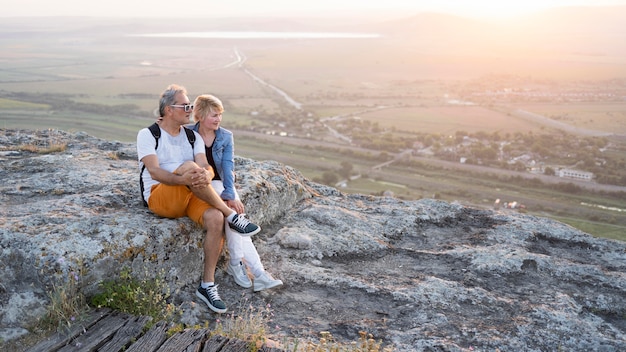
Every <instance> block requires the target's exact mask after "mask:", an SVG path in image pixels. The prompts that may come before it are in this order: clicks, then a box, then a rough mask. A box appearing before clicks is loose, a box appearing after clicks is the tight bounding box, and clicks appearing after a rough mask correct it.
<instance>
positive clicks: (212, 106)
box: [193, 94, 224, 122]
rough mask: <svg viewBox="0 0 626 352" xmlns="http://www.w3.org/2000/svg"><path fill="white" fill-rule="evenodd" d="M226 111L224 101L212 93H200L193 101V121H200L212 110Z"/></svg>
mask: <svg viewBox="0 0 626 352" xmlns="http://www.w3.org/2000/svg"><path fill="white" fill-rule="evenodd" d="M212 111H213V112H218V113H220V114H221V113H223V112H224V105H222V101H221V100H219V99H218V98H217V97H215V96H213V95H211V94H202V95H199V96H198V97H197V98H196V100H195V101H194V102H193V121H194V122H200V121H202V120H204V118H205V117H206V116H208V115H209V113H211V112H212Z"/></svg>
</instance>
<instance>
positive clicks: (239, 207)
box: [224, 199, 246, 214]
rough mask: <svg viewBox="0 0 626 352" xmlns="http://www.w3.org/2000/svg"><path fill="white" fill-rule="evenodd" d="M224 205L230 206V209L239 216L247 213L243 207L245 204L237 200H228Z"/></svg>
mask: <svg viewBox="0 0 626 352" xmlns="http://www.w3.org/2000/svg"><path fill="white" fill-rule="evenodd" d="M224 203H226V205H228V207H229V208H231V209H232V210H234V211H236V212H237V214H243V213H245V212H246V210H245V208H244V206H243V203H242V202H241V201H240V200H237V199H233V200H226V201H224Z"/></svg>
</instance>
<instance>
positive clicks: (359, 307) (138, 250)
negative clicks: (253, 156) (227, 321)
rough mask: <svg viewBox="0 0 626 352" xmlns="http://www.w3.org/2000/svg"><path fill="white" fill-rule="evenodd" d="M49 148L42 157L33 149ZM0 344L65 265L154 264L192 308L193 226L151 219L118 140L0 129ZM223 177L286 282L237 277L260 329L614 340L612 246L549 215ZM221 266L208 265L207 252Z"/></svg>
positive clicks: (620, 281) (232, 302)
mask: <svg viewBox="0 0 626 352" xmlns="http://www.w3.org/2000/svg"><path fill="white" fill-rule="evenodd" d="M53 144H59V145H65V149H64V150H62V151H59V152H53V153H47V154H42V153H37V152H35V151H29V148H25V146H31V147H32V146H35V147H37V148H30V149H40V150H41V149H46V148H47V147H49V146H50V145H53ZM0 146H1V149H0V165H2V166H1V167H0V179H2V181H3V182H2V185H1V186H0V203H1V206H2V208H1V215H2V218H1V229H0V277H1V278H2V279H1V282H0V341H8V340H11V339H15V338H17V337H19V336H21V335H24V334H27V333H28V330H27V328H28V327H29V326H30V324H32V323H33V322H35V321H36V319H38V318H39V317H40V316H41V315H42V314H43V313H44V311H45V307H46V305H47V303H48V294H47V292H49V290H51V288H52V286H53V284H58V283H60V282H63V281H64V280H67V278H68V276H69V275H70V273H72V272H73V271H76V270H78V269H79V268H80V270H81V273H82V274H81V275H83V276H82V277H81V283H82V285H83V290H84V292H85V293H86V294H87V295H89V294H93V293H94V292H96V291H97V289H98V283H99V282H100V281H101V280H103V279H105V278H110V277H114V276H115V275H116V274H117V273H119V271H120V270H121V268H123V267H130V268H132V270H133V272H134V273H135V274H137V275H145V274H146V273H148V275H156V274H157V273H161V274H160V275H161V276H162V277H163V278H164V279H165V280H166V281H167V283H168V284H169V285H170V287H171V289H172V292H174V294H173V296H172V299H173V301H174V303H176V304H177V305H178V306H179V307H181V308H182V309H183V310H184V315H183V317H182V321H183V322H184V323H188V324H203V323H204V322H205V321H206V320H208V321H210V322H212V321H215V319H216V318H217V316H216V315H214V314H212V313H210V312H209V311H208V309H207V308H206V307H205V306H203V305H201V304H195V296H194V290H195V287H196V285H197V284H198V281H199V279H200V271H201V270H200V268H201V265H202V260H203V258H202V257H203V254H202V250H201V241H202V231H201V230H200V229H199V228H198V227H196V226H195V225H194V224H193V223H192V222H190V221H189V220H188V219H178V220H170V219H163V218H159V217H156V216H154V215H152V214H150V213H149V212H148V211H147V210H146V209H145V208H144V207H143V206H142V205H141V201H140V196H139V190H138V185H137V183H138V172H139V170H138V167H137V161H136V151H135V147H134V144H132V143H120V142H114V141H105V140H100V139H97V138H94V137H91V136H89V135H86V134H84V133H67V132H63V131H56V130H49V131H17V130H0ZM236 170H237V174H238V178H237V186H238V188H239V190H240V193H241V196H242V199H243V201H244V202H245V204H246V206H247V210H248V213H249V216H250V218H251V219H252V220H254V221H255V222H256V223H258V224H260V225H261V226H262V227H263V231H262V232H261V233H259V234H258V235H256V236H255V237H254V242H255V244H256V246H257V249H258V251H259V253H260V255H261V258H262V260H263V263H264V264H265V266H266V268H267V269H268V271H270V272H271V273H273V274H274V276H276V277H278V278H280V279H282V280H283V281H284V282H285V285H284V286H282V287H281V288H279V289H274V290H271V291H267V292H261V293H253V292H252V291H249V290H244V289H241V288H240V287H239V286H237V285H236V284H235V283H234V282H233V281H232V279H231V278H230V277H229V276H228V275H227V274H225V272H224V271H223V270H222V269H218V272H217V281H218V283H219V284H220V293H221V295H222V298H223V299H224V301H225V302H226V303H227V304H228V305H229V308H230V311H231V312H235V313H236V312H237V311H238V310H239V309H241V308H242V307H247V306H248V305H252V306H256V307H268V305H269V307H271V311H272V313H273V319H272V321H271V325H270V326H269V327H268V337H271V338H274V339H276V340H281V339H282V337H283V336H295V337H299V338H305V339H306V338H311V339H315V338H316V337H317V336H319V332H321V331H329V332H330V333H331V334H332V335H333V336H334V338H335V339H336V340H339V341H355V340H356V339H357V337H358V331H359V330H362V331H366V332H369V333H371V334H372V335H373V336H374V338H375V339H377V340H378V339H380V340H382V341H383V345H384V346H393V348H394V350H395V351H419V350H429V351H434V350H437V351H467V350H472V349H473V350H484V351H494V350H497V349H499V350H501V351H555V350H566V351H571V350H585V351H587V350H588V351H620V350H624V349H626V243H624V242H620V241H613V240H607V239H599V238H594V237H592V236H590V235H588V234H585V233H583V232H580V231H578V230H576V229H574V228H572V227H570V226H567V225H565V224H562V223H559V222H556V221H553V220H549V219H546V218H541V217H534V216H528V215H524V214H519V213H513V212H502V211H488V210H481V209H477V208H471V207H466V206H462V205H459V204H451V203H447V202H442V201H436V200H432V199H421V200H417V201H401V200H398V199H394V198H390V197H373V196H367V195H348V194H343V193H342V192H340V191H338V190H337V189H334V188H330V187H326V186H323V185H319V184H316V183H313V182H311V181H309V180H307V179H305V178H304V177H303V176H302V175H301V174H300V173H299V172H298V171H296V170H295V169H293V168H291V167H289V166H286V165H282V164H279V163H276V162H272V161H254V160H249V159H244V158H237V159H236ZM221 264H222V265H223V262H222V263H221Z"/></svg>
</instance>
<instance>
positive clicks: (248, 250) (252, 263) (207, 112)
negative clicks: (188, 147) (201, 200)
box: [192, 94, 283, 291]
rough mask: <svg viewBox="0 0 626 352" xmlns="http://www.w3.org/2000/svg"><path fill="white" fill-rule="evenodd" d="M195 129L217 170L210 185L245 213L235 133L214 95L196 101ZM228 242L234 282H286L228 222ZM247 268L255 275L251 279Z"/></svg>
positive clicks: (258, 285)
mask: <svg viewBox="0 0 626 352" xmlns="http://www.w3.org/2000/svg"><path fill="white" fill-rule="evenodd" d="M193 105H194V111H193V120H194V122H195V125H193V127H192V129H193V130H194V131H196V132H198V134H200V136H202V139H203V140H204V145H205V148H206V153H205V154H206V158H207V161H208V163H209V165H211V166H212V167H213V170H215V177H214V178H213V180H212V181H211V185H212V186H213V188H214V189H215V191H216V192H217V193H218V194H219V195H220V197H221V198H222V200H224V203H226V205H227V206H228V207H230V208H231V209H233V210H235V212H237V213H238V214H244V213H245V207H244V205H243V203H242V202H241V200H240V199H239V194H237V190H236V189H235V173H234V165H235V162H234V139H233V133H232V132H231V131H229V130H227V129H225V128H223V127H221V126H220V124H221V122H222V113H223V112H224V106H223V105H222V102H221V101H220V100H219V99H218V98H216V97H215V96H213V95H210V94H203V95H200V96H198V97H197V98H196V100H195V101H194V104H193ZM225 231H226V245H227V247H228V252H229V253H230V260H229V263H228V266H227V270H226V271H227V272H228V273H229V274H230V275H232V276H233V278H234V280H235V282H236V283H237V284H238V285H239V286H241V287H244V288H250V287H251V286H253V287H254V291H262V290H266V289H270V288H273V287H276V286H280V285H282V284H283V282H282V281H281V280H277V279H274V278H273V277H272V275H271V274H269V273H268V272H266V271H265V268H264V267H263V264H262V263H261V258H260V257H259V253H258V252H257V250H256V247H255V246H254V243H252V239H251V238H250V237H249V236H242V235H241V234H239V233H237V232H235V231H233V230H232V229H230V228H229V226H225ZM248 269H249V270H250V272H251V273H252V275H253V276H254V278H253V280H252V282H251V281H250V277H249V276H248V274H247V273H248Z"/></svg>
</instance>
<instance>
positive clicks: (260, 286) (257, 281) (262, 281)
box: [254, 271, 283, 292]
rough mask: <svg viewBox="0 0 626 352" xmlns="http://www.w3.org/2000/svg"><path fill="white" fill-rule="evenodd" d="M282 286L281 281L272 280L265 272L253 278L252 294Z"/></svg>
mask: <svg viewBox="0 0 626 352" xmlns="http://www.w3.org/2000/svg"><path fill="white" fill-rule="evenodd" d="M282 284H283V282H282V281H280V280H278V279H274V278H273V277H272V275H271V274H270V273H268V272H267V271H266V272H263V274H261V275H260V276H258V277H255V278H254V292H257V291H263V290H267V289H270V288H272V287H276V286H280V285H282Z"/></svg>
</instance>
